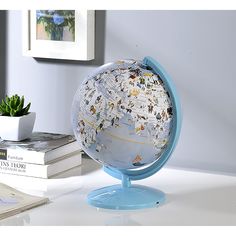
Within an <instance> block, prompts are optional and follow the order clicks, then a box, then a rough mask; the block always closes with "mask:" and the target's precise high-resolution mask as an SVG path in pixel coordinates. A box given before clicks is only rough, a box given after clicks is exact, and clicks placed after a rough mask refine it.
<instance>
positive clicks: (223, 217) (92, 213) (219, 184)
mask: <svg viewBox="0 0 236 236" xmlns="http://www.w3.org/2000/svg"><path fill="white" fill-rule="evenodd" d="M0 180H1V182H4V183H6V184H9V185H11V186H13V187H17V188H18V189H20V190H24V191H25V192H27V193H33V194H38V195H45V196H48V197H49V198H50V200H51V202H50V203H49V204H46V205H43V206H40V207H37V208H34V209H31V210H28V211H26V212H23V213H21V214H18V215H16V216H12V217H9V218H7V219H4V220H1V221H0V225H236V177H233V176H225V175H215V174H207V173H200V172H192V171H185V170H177V169H171V168H163V169H162V170H160V171H159V172H158V173H156V174H155V175H154V176H151V177H149V178H147V179H145V180H142V181H137V182H136V183H138V184H143V185H147V186H150V187H154V188H158V189H160V190H162V191H164V192H165V193H166V197H167V201H166V203H165V204H164V205H162V206H159V207H158V208H152V209H145V210H133V211H116V210H104V209H97V208H94V207H92V206H89V205H88V204H87V203H86V196H87V194H88V193H89V192H90V191H91V190H94V189H97V188H100V187H104V186H107V185H112V184H117V183H119V181H118V180H116V179H114V178H112V177H110V176H109V175H107V174H106V173H104V172H103V171H102V170H101V167H100V166H99V165H98V164H97V163H95V162H94V161H92V160H90V159H83V163H82V166H81V167H79V168H75V169H73V170H71V171H68V172H66V173H64V174H63V175H61V176H60V178H57V179H49V180H41V179H35V178H29V177H20V176H17V177H16V176H11V175H3V174H2V175H0Z"/></svg>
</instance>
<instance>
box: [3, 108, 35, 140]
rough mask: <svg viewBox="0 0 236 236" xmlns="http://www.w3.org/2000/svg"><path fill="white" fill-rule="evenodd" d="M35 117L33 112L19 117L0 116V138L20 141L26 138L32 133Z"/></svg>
mask: <svg viewBox="0 0 236 236" xmlns="http://www.w3.org/2000/svg"><path fill="white" fill-rule="evenodd" d="M35 118H36V113H35V112H30V113H29V114H27V115H24V116H19V117H11V116H0V137H1V139H3V140H10V141H21V140H24V139H26V138H28V137H29V136H30V135H31V134H32V131H33V128H34V123H35Z"/></svg>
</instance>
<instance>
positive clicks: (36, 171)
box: [0, 151, 81, 178]
mask: <svg viewBox="0 0 236 236" xmlns="http://www.w3.org/2000/svg"><path fill="white" fill-rule="evenodd" d="M80 164H81V152H80V151H76V152H73V153H71V154H68V155H65V156H63V157H61V158H59V159H56V160H54V161H52V162H50V164H46V165H39V164H32V163H23V162H17V161H5V160H0V172H1V173H5V174H15V175H24V176H32V177H38V178H49V177H53V176H54V175H56V174H58V173H61V172H63V171H66V170H69V169H71V168H73V167H75V166H78V165H80Z"/></svg>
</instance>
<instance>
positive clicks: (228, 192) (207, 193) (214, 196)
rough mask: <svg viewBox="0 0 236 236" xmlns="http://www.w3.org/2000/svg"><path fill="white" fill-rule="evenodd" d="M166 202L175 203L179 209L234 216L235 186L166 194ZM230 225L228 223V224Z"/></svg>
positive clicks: (235, 208)
mask: <svg viewBox="0 0 236 236" xmlns="http://www.w3.org/2000/svg"><path fill="white" fill-rule="evenodd" d="M168 199H169V200H168V202H174V201H177V202H178V205H179V206H181V207H186V208H192V209H195V208H196V210H205V211H208V212H213V213H217V214H224V213H226V214H232V216H235V214H236V186H235V184H232V185H228V186H219V187H214V188H207V189H199V190H196V191H192V192H183V193H181V194H168ZM229 223H230V222H229Z"/></svg>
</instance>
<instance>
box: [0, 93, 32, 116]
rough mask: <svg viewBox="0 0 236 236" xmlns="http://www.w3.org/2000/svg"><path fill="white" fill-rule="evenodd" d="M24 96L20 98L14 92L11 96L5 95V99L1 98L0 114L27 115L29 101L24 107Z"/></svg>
mask: <svg viewBox="0 0 236 236" xmlns="http://www.w3.org/2000/svg"><path fill="white" fill-rule="evenodd" d="M24 100H25V99H24V96H22V97H21V98H20V97H19V96H18V95H17V94H16V95H13V96H12V97H8V96H6V98H5V100H4V99H2V103H1V104H0V115H1V116H23V115H27V114H28V112H29V109H30V105H31V103H29V104H28V105H27V106H26V107H24Z"/></svg>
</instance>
